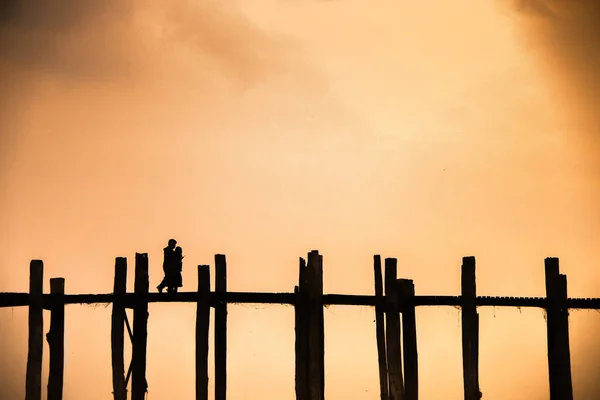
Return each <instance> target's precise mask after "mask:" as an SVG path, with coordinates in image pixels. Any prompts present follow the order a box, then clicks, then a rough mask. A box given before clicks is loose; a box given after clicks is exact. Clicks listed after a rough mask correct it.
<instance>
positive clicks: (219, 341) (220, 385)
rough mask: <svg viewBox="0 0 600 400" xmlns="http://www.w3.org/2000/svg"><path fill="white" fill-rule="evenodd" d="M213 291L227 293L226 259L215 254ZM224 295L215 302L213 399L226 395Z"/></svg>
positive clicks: (222, 397)
mask: <svg viewBox="0 0 600 400" xmlns="http://www.w3.org/2000/svg"><path fill="white" fill-rule="evenodd" d="M215 293H216V294H220V295H223V294H225V293H227V260H226V259H225V255H224V254H216V255H215ZM223 300H224V297H221V299H220V300H219V301H218V302H216V303H215V306H214V307H215V400H225V399H226V397H227V303H226V302H225V301H223Z"/></svg>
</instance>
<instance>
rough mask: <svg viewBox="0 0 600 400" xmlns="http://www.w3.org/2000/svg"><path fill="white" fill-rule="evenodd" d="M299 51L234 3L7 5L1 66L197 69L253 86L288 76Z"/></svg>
mask: <svg viewBox="0 0 600 400" xmlns="http://www.w3.org/2000/svg"><path fill="white" fill-rule="evenodd" d="M292 47H293V43H291V41H290V40H288V39H287V38H283V37H277V36H274V35H273V34H266V33H265V32H263V31H262V30H260V29H259V28H258V27H256V26H254V25H253V24H252V23H251V22H250V21H249V20H248V19H246V18H244V16H243V14H242V13H241V12H240V11H239V10H237V9H236V8H235V5H234V4H232V3H228V2H216V1H206V0H204V1H196V2H191V1H185V0H184V1H174V2H152V1H149V0H122V1H119V0H95V1H89V2H88V1H86V2H81V1H77V0H53V1H51V2H47V1H43V0H23V1H22V0H0V65H3V66H4V67H5V68H12V69H13V70H14V69H17V70H37V71H43V72H44V73H50V74H53V75H58V76H64V77H68V78H69V79H78V78H79V79H93V80H115V79H139V78H140V76H147V75H148V74H149V75H150V76H151V77H153V78H157V77H158V76H161V74H162V75H165V74H166V75H170V74H173V73H177V72H178V71H180V69H181V68H188V69H189V68H195V69H196V71H198V73H200V72H201V71H205V72H206V74H205V76H207V79H214V75H215V74H218V75H220V76H221V77H222V78H225V79H227V80H228V81H229V82H230V83H232V84H235V85H238V86H241V87H248V86H250V85H253V84H257V83H261V82H262V81H263V80H265V79H271V78H272V77H276V76H278V75H281V74H284V73H285V71H286V68H289V67H290V66H291V65H293V64H292V61H293V60H292V59H293V55H295V54H298V52H297V49H294V50H292ZM288 50H291V51H288ZM295 68H296V70H298V67H297V65H296V67H295ZM209 75H210V77H208V76H209Z"/></svg>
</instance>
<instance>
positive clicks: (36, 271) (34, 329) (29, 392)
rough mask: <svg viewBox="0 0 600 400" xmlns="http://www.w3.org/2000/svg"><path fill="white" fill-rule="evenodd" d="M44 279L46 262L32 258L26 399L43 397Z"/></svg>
mask: <svg viewBox="0 0 600 400" xmlns="http://www.w3.org/2000/svg"><path fill="white" fill-rule="evenodd" d="M43 280H44V263H43V262H42V261H41V260H32V261H31V263H30V264H29V339H28V353H27V374H26V378H25V379H26V382H25V400H41V398H42V349H43V344H44V336H43V324H44V316H43V306H44V304H43V297H42V294H43Z"/></svg>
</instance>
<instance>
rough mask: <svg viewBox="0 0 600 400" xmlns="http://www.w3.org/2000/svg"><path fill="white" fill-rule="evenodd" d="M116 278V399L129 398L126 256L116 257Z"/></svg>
mask: <svg viewBox="0 0 600 400" xmlns="http://www.w3.org/2000/svg"><path fill="white" fill-rule="evenodd" d="M114 279H115V280H114V285H113V293H114V294H115V301H114V302H113V307H112V315H111V329H110V342H111V358H112V381H113V398H114V400H127V389H126V385H125V360H124V355H123V352H124V341H125V298H124V296H123V295H124V294H125V293H126V291H127V259H126V258H125V257H117V258H116V260H115V278H114Z"/></svg>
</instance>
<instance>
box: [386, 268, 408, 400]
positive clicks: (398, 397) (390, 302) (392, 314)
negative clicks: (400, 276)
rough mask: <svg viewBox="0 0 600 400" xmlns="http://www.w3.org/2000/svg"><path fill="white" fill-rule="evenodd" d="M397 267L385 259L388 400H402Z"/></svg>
mask: <svg viewBox="0 0 600 400" xmlns="http://www.w3.org/2000/svg"><path fill="white" fill-rule="evenodd" d="M397 265H398V264H397V260H396V259H395V258H386V259H385V301H386V310H385V312H386V314H385V318H386V321H385V325H386V332H385V336H386V350H387V362H388V381H389V396H390V400H404V380H403V377H402V351H401V347H400V308H399V304H398V289H397V281H396V275H397V273H398V270H397V268H398V267H397Z"/></svg>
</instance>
